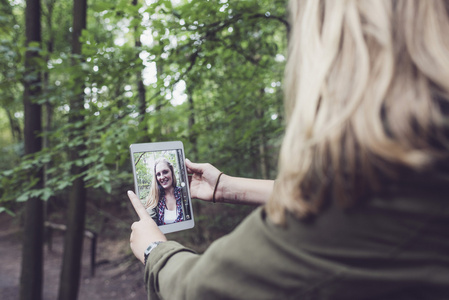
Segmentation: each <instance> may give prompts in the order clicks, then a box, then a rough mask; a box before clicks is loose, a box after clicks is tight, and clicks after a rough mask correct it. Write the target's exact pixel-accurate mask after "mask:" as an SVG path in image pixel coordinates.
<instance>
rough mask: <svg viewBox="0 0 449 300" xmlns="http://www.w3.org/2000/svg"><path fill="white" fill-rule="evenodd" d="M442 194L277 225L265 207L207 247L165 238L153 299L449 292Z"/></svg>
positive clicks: (433, 295) (447, 222) (149, 281)
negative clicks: (192, 247)
mask: <svg viewBox="0 0 449 300" xmlns="http://www.w3.org/2000/svg"><path fill="white" fill-rule="evenodd" d="M445 198H446V197H442V198H441V199H433V198H428V199H422V198H420V197H415V198H413V197H411V198H410V197H407V198H397V199H394V200H392V199H390V200H382V199H372V201H370V202H369V204H366V205H362V206H359V207H356V208H353V209H351V210H346V211H345V210H342V209H340V208H338V207H334V206H330V207H328V208H327V209H325V210H324V211H323V212H322V213H321V214H320V215H319V216H318V217H317V218H315V219H309V220H299V219H297V218H295V217H293V216H291V215H288V216H287V222H286V226H284V227H283V226H277V225H274V224H273V223H272V222H270V220H268V218H267V217H266V214H265V211H264V208H263V207H261V208H257V209H256V210H255V211H254V212H253V213H252V214H250V216H248V217H247V218H246V219H245V220H244V221H243V222H242V223H241V224H240V225H239V226H238V227H237V228H236V229H235V230H234V231H233V232H232V233H230V234H229V235H227V236H224V237H222V238H221V239H219V240H217V241H215V242H214V243H213V244H212V245H211V246H210V247H209V248H208V249H207V250H206V251H205V253H204V254H202V255H199V254H196V253H195V252H194V251H192V250H190V249H187V248H185V247H183V246H182V245H180V244H179V243H176V242H174V241H168V242H165V243H162V244H160V245H159V246H158V247H157V248H155V249H154V251H153V252H152V253H151V254H150V256H149V259H148V262H147V265H146V268H145V282H146V286H147V290H148V295H149V299H351V300H352V299H383V300H384V299H395V300H399V299H407V300H408V299H449V214H448V209H447V204H446V202H448V201H449V196H448V199H445Z"/></svg>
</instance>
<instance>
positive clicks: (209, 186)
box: [186, 159, 226, 202]
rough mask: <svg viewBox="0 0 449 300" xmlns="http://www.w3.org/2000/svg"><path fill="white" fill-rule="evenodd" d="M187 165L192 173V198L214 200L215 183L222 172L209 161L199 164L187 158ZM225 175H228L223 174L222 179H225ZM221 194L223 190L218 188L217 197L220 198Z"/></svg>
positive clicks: (190, 179)
mask: <svg viewBox="0 0 449 300" xmlns="http://www.w3.org/2000/svg"><path fill="white" fill-rule="evenodd" d="M186 167H187V173H189V174H192V176H191V177H190V175H189V181H190V194H191V196H192V198H195V199H200V200H205V201H212V197H213V194H214V188H215V184H216V183H217V179H218V176H219V175H220V173H221V172H220V171H219V170H218V169H217V168H215V167H214V166H213V165H211V164H209V163H207V164H197V163H193V162H191V161H190V160H188V159H186ZM224 176H226V175H224V174H223V175H222V177H221V178H220V181H221V180H223V177H224ZM220 194H221V192H220V191H219V190H218V189H217V191H216V192H215V199H219V198H220ZM218 202H220V201H218Z"/></svg>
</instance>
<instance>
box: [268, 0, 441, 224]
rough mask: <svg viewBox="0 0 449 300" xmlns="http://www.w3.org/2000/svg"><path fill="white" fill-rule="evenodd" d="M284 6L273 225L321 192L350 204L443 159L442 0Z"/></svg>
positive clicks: (306, 210)
mask: <svg viewBox="0 0 449 300" xmlns="http://www.w3.org/2000/svg"><path fill="white" fill-rule="evenodd" d="M290 13H291V32H290V40H289V57H288V62H287V67H286V71H285V85H286V89H285V107H286V115H287V128H286V133H285V137H284V140H283V144H282V147H281V153H280V158H279V175H278V178H277V181H276V185H275V188H274V192H273V193H272V196H271V199H270V200H269V202H268V204H267V212H268V214H269V216H270V218H271V219H272V220H273V221H274V222H276V223H282V222H283V220H284V214H285V210H288V211H291V212H293V213H295V214H296V215H297V216H299V217H302V216H305V215H308V214H316V213H318V212H319V210H320V208H321V207H322V206H323V204H324V203H325V202H326V199H329V198H332V199H335V201H336V202H338V203H339V204H341V205H343V206H350V205H352V204H353V203H355V202H357V201H360V200H361V199H364V198H367V197H369V196H372V195H373V194H374V193H378V192H383V191H386V188H387V186H388V184H386V183H389V184H391V183H393V182H394V181H395V180H399V178H400V177H402V176H403V175H404V173H407V172H410V171H411V172H417V173H419V172H424V171H426V170H431V169H432V168H433V167H434V165H435V163H438V162H439V161H442V160H444V159H445V160H446V161H447V158H448V153H449V141H448V118H447V115H444V113H443V111H442V110H443V108H442V107H444V106H445V105H448V99H449V97H448V94H449V20H448V6H447V4H445V2H444V1H439V0H434V1H414V0H403V1H401V0H398V1H390V0H364V1H356V0H329V1H324V0H323V1H319V0H308V1H291V2H290ZM446 114H447V111H446ZM404 170H405V172H404Z"/></svg>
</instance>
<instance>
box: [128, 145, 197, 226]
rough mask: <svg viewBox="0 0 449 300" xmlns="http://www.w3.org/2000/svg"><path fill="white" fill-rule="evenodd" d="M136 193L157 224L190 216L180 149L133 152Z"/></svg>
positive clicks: (189, 217) (178, 220) (177, 220)
mask: <svg viewBox="0 0 449 300" xmlns="http://www.w3.org/2000/svg"><path fill="white" fill-rule="evenodd" d="M133 155H134V164H135V172H136V180H137V191H136V192H137V194H138V196H139V198H140V200H141V201H142V204H143V205H144V207H145V209H146V210H147V212H148V214H149V215H150V216H151V217H152V218H153V220H154V221H155V222H156V224H157V225H159V226H160V225H168V224H173V223H178V222H182V221H185V220H190V219H191V212H190V203H189V201H188V196H187V186H186V185H187V184H188V182H185V178H187V177H186V174H185V172H186V171H185V167H184V161H183V155H182V152H181V150H164V151H149V152H137V153H133Z"/></svg>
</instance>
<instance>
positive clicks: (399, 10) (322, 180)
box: [128, 0, 449, 299]
mask: <svg viewBox="0 0 449 300" xmlns="http://www.w3.org/2000/svg"><path fill="white" fill-rule="evenodd" d="M290 14H291V21H290V22H291V23H290V25H291V32H290V39H289V56H288V63H287V67H286V68H287V69H286V90H285V105H286V114H287V122H288V124H287V128H286V133H285V136H284V140H283V144H282V148H281V153H280V159H279V174H278V177H277V180H276V183H275V184H274V185H266V182H264V181H256V180H250V179H239V178H234V177H230V176H225V175H223V176H221V177H220V171H218V170H217V169H216V168H214V167H212V166H211V165H209V164H193V163H190V162H188V163H187V167H188V168H189V169H190V171H191V172H193V173H194V176H193V179H192V183H191V193H192V196H193V197H198V198H201V199H203V200H211V199H215V200H216V201H217V202H220V201H226V202H240V201H242V202H245V203H247V202H264V201H265V200H266V201H267V203H266V205H264V206H262V207H260V208H258V209H256V210H255V211H254V212H253V213H252V214H251V215H250V216H248V217H247V218H246V219H245V220H244V221H243V222H242V224H241V225H240V226H239V227H237V228H236V229H235V230H234V231H233V232H232V233H230V234H229V235H227V236H225V237H223V238H221V239H219V240H217V241H215V242H214V243H213V244H212V245H211V246H210V247H209V248H208V249H207V250H206V251H205V252H204V253H203V254H202V255H198V254H195V253H193V251H191V250H189V249H187V248H185V247H183V246H182V245H180V244H177V243H176V242H174V241H167V239H166V237H165V236H164V235H163V234H162V233H161V232H160V231H159V230H158V228H157V227H156V226H155V224H154V223H153V222H151V219H150V218H148V216H145V214H144V213H142V212H145V211H144V210H143V207H142V206H141V205H140V203H139V202H138V201H136V197H135V196H134V194H133V193H132V192H129V193H128V194H129V197H130V199H131V201H132V203H133V205H134V207H135V208H136V211H137V212H138V213H139V215H140V216H141V220H140V221H139V222H136V223H134V224H133V226H132V233H131V238H130V244H131V248H132V250H133V252H134V254H135V255H136V257H137V258H138V259H140V260H141V261H142V262H145V260H146V259H145V257H147V261H146V266H145V282H146V284H147V288H148V292H149V297H151V299H153V298H154V299H159V298H165V299H179V298H183V299H447V296H448V295H449V284H448V278H449V256H448V253H449V231H448V230H447V228H448V227H449V201H448V195H449V176H448V175H449V117H448V115H449V41H448V37H449V17H448V15H449V4H448V2H447V1H442V0H434V1H413V0H397V1H389V0H387V1H382V0H364V1H355V0H346V1H343V0H333V1H318V0H308V1H291V2H290ZM264 186H265V187H264ZM260 188H265V191H266V194H264V195H261V194H260V193H259V192H258V189H260ZM270 190H271V192H270ZM268 193H269V194H268ZM139 205H140V206H139ZM154 242H158V243H156V244H155V243H154ZM148 245H150V247H149V248H147V247H148ZM145 249H149V250H148V251H147V252H145ZM148 252H149V255H147V254H148ZM173 282H176V288H173V285H172V283H173Z"/></svg>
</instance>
